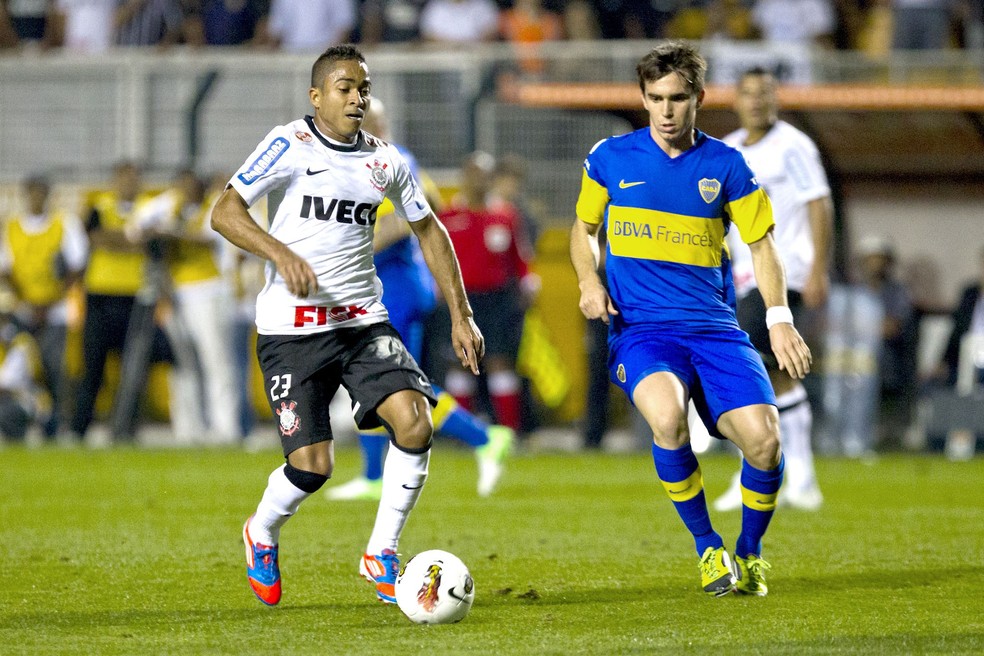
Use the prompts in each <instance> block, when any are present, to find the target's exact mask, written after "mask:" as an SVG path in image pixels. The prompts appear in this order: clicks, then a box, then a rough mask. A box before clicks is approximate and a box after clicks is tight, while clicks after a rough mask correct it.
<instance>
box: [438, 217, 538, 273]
mask: <svg viewBox="0 0 984 656" xmlns="http://www.w3.org/2000/svg"><path fill="white" fill-rule="evenodd" d="M439 218H440V219H441V222H442V223H443V224H444V226H445V227H446V228H447V230H448V234H449V235H450V236H451V242H452V243H453V244H454V250H455V252H456V253H457V255H458V262H459V263H460V265H461V277H462V278H463V279H464V281H465V289H466V290H468V291H469V292H489V291H494V290H497V289H503V288H504V287H506V286H507V285H508V284H510V283H514V282H519V280H520V279H521V278H523V277H524V276H525V275H526V274H527V272H528V270H529V267H528V265H529V261H530V258H531V255H532V252H533V249H532V248H531V247H530V245H529V243H528V241H527V239H526V237H525V234H524V232H523V229H522V226H521V225H520V221H521V219H520V216H519V214H518V213H517V212H516V211H515V210H513V209H512V208H511V207H497V208H495V209H491V208H486V209H482V210H473V209H469V208H467V207H450V208H448V209H446V210H444V211H443V212H441V214H440V215H439Z"/></svg>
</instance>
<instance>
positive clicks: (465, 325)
mask: <svg viewBox="0 0 984 656" xmlns="http://www.w3.org/2000/svg"><path fill="white" fill-rule="evenodd" d="M451 345H452V346H453V347H454V353H455V355H457V356H458V359H459V360H460V361H461V366H462V367H464V368H465V369H470V370H471V372H472V373H473V374H475V375H476V376H477V375H478V365H479V364H481V362H482V358H484V357H485V337H484V336H483V335H482V331H481V330H479V329H478V326H477V325H475V321H474V320H473V319H472V318H471V317H468V318H467V319H463V320H461V321H455V322H453V323H452V325H451Z"/></svg>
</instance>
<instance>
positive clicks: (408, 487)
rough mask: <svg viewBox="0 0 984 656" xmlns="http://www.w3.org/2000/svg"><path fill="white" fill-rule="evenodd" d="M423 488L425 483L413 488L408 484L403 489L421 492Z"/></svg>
mask: <svg viewBox="0 0 984 656" xmlns="http://www.w3.org/2000/svg"><path fill="white" fill-rule="evenodd" d="M422 487H424V484H423V483H421V484H420V485H418V486H416V487H413V486H411V485H407V484H406V483H404V484H403V489H404V490H419V489H420V488H422Z"/></svg>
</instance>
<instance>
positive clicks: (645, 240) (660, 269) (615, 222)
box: [577, 127, 774, 334]
mask: <svg viewBox="0 0 984 656" xmlns="http://www.w3.org/2000/svg"><path fill="white" fill-rule="evenodd" d="M577 217H578V218H579V219H580V220H582V221H585V222H586V223H593V224H598V223H601V222H603V221H604V222H605V228H606V230H607V235H608V254H607V261H606V264H605V266H606V270H607V273H608V287H609V293H610V295H611V297H612V301H613V302H614V304H615V307H616V308H617V309H618V311H619V313H620V314H619V315H618V316H616V317H614V322H613V324H612V332H613V334H617V333H618V332H620V331H621V329H622V327H624V326H625V325H640V324H661V325H671V326H672V325H676V326H680V327H683V326H686V327H688V328H697V329H701V328H705V327H707V328H710V327H721V326H725V325H726V326H731V327H737V325H738V324H737V321H736V320H735V314H734V309H733V299H734V289H733V285H732V283H731V276H730V267H729V266H728V261H727V251H726V246H725V243H724V236H725V234H727V232H728V230H729V229H730V227H731V224H732V223H734V225H735V226H737V227H738V230H739V232H740V234H741V236H742V239H743V240H744V241H745V242H746V243H752V242H755V241H758V240H759V239H761V238H762V237H764V236H765V235H766V234H767V233H768V231H769V230H770V229H771V228H772V226H773V225H774V222H773V220H772V206H771V204H770V203H769V198H768V196H766V194H765V192H764V191H763V190H762V189H761V187H759V185H758V183H757V182H756V180H755V178H754V174H753V173H752V171H751V170H750V169H749V168H748V165H747V164H745V160H744V158H743V157H742V156H741V154H740V153H739V152H738V151H737V150H735V149H733V148H731V147H730V146H727V145H725V144H724V143H722V142H721V141H718V140H717V139H713V138H711V137H708V136H707V135H706V134H704V133H702V132H700V131H698V132H697V138H696V141H695V143H694V145H693V147H691V148H690V149H689V150H687V151H685V152H683V153H682V154H680V155H678V156H677V157H674V158H670V157H669V156H668V155H667V154H666V153H664V152H663V151H662V150H661V149H660V147H659V146H658V145H656V143H655V142H654V141H653V139H652V137H651V136H650V134H649V128H648V127H647V128H643V129H641V130H637V131H635V132H631V133H629V134H626V135H622V136H618V137H611V138H610V139H606V140H604V141H601V142H599V143H598V144H597V145H596V146H595V147H594V148H593V149H592V150H591V152H590V153H589V154H588V157H587V159H585V161H584V172H583V176H582V179H581V193H580V196H579V197H578V201H577Z"/></svg>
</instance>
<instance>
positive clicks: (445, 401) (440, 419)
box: [431, 392, 458, 430]
mask: <svg viewBox="0 0 984 656" xmlns="http://www.w3.org/2000/svg"><path fill="white" fill-rule="evenodd" d="M457 407H458V402H457V401H455V400H454V397H453V396H451V395H450V394H448V393H447V392H441V393H440V394H438V395H437V405H436V406H435V407H434V409H433V410H431V417H432V418H433V419H434V430H440V429H441V427H442V426H444V422H446V421H447V420H448V417H450V416H451V413H452V412H454V411H455V409H457Z"/></svg>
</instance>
